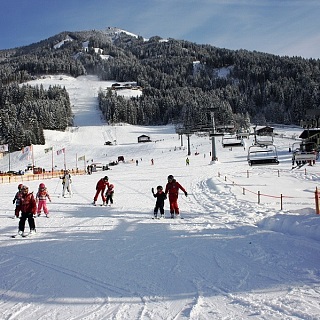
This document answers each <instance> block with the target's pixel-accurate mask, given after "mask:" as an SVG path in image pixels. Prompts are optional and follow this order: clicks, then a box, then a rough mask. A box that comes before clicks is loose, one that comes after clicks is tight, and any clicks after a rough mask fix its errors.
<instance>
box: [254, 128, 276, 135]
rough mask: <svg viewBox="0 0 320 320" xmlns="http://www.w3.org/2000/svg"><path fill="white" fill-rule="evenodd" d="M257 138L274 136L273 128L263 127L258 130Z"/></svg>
mask: <svg viewBox="0 0 320 320" xmlns="http://www.w3.org/2000/svg"><path fill="white" fill-rule="evenodd" d="M256 135H257V136H272V135H273V128H272V127H269V126H265V127H261V128H259V129H256Z"/></svg>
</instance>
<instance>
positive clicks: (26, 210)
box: [19, 186, 37, 236]
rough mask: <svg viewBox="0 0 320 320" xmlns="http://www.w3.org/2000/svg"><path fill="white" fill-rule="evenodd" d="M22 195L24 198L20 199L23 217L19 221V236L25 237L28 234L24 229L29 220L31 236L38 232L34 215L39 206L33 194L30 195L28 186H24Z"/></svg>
mask: <svg viewBox="0 0 320 320" xmlns="http://www.w3.org/2000/svg"><path fill="white" fill-rule="evenodd" d="M21 193H22V196H21V199H20V208H21V217H20V221H19V235H21V236H25V235H26V234H25V232H24V227H25V223H26V220H27V219H28V224H29V228H30V234H32V233H35V232H36V226H35V222H34V215H35V214H36V211H37V204H36V200H35V198H34V196H33V193H32V192H31V193H29V188H28V187H27V186H22V188H21Z"/></svg>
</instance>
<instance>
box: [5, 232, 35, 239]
mask: <svg viewBox="0 0 320 320" xmlns="http://www.w3.org/2000/svg"><path fill="white" fill-rule="evenodd" d="M32 234H35V232H32V233H31V232H27V233H25V232H23V233H22V234H20V233H17V234H14V235H12V236H11V238H19V237H21V238H28V237H30V236H31V235H32Z"/></svg>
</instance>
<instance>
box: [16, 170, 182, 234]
mask: <svg viewBox="0 0 320 320" xmlns="http://www.w3.org/2000/svg"><path fill="white" fill-rule="evenodd" d="M179 189H180V190H182V191H183V192H184V194H185V196H187V195H188V193H187V191H186V190H185V189H184V188H183V187H182V186H181V184H180V183H179V182H177V181H176V180H175V179H174V177H173V175H169V176H168V183H167V184H166V188H165V191H163V187H162V186H157V192H154V188H152V189H151V191H152V194H153V196H154V197H155V198H157V200H156V204H155V207H154V211H153V213H154V217H155V218H157V217H158V211H160V217H161V218H164V217H165V215H164V201H165V200H166V199H167V195H168V197H169V204H170V214H171V218H172V219H173V218H174V217H175V215H176V217H177V216H178V215H179V213H180V211H179V206H178V193H179ZM99 194H100V195H101V198H102V201H103V205H108V204H109V202H110V205H111V204H113V194H114V185H113V184H111V183H109V178H108V176H105V177H103V178H101V179H100V180H99V181H98V182H97V185H96V193H95V196H94V198H93V204H94V205H96V201H97V199H98V196H99ZM47 199H48V200H49V201H50V202H51V198H50V194H49V192H48V190H47V188H46V186H45V184H44V183H40V184H39V188H38V191H37V193H36V196H35V197H34V196H33V193H32V192H31V193H29V188H28V187H27V186H25V185H23V184H19V185H18V192H17V193H16V194H15V196H14V199H13V204H15V205H16V207H15V211H14V214H15V216H16V217H17V218H20V221H19V234H20V235H22V236H23V235H24V229H25V222H26V220H28V223H29V227H30V233H33V232H35V221H34V216H36V215H37V216H38V217H39V216H40V215H41V211H42V210H43V212H44V214H45V216H46V217H48V215H49V210H48V207H47Z"/></svg>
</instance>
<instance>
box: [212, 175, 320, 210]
mask: <svg viewBox="0 0 320 320" xmlns="http://www.w3.org/2000/svg"><path fill="white" fill-rule="evenodd" d="M275 173H276V174H277V176H278V177H280V175H281V171H280V170H275ZM238 174H239V173H238ZM244 174H246V177H247V178H249V177H250V175H252V174H254V173H253V172H252V171H247V172H245V173H244ZM304 174H305V175H307V169H305V170H304ZM218 177H219V178H222V177H223V179H224V181H225V182H227V183H230V184H231V185H232V186H234V187H238V188H241V189H242V194H243V195H246V192H248V193H250V194H253V195H255V196H256V198H257V203H258V204H261V200H262V197H265V198H272V199H275V200H277V201H279V203H280V210H283V206H284V200H285V199H297V198H299V197H297V196H289V195H284V194H282V193H281V194H280V195H270V194H266V193H262V192H261V191H259V190H257V191H252V190H250V189H248V188H246V187H244V186H242V185H241V184H239V183H236V182H235V180H234V179H233V177H232V178H230V177H228V176H227V175H223V174H222V173H220V172H218ZM301 199H313V200H315V205H316V213H317V214H320V192H319V191H318V189H317V188H316V189H315V193H314V196H313V197H301Z"/></svg>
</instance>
